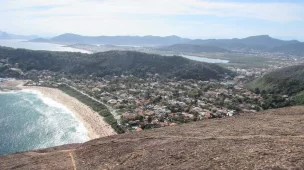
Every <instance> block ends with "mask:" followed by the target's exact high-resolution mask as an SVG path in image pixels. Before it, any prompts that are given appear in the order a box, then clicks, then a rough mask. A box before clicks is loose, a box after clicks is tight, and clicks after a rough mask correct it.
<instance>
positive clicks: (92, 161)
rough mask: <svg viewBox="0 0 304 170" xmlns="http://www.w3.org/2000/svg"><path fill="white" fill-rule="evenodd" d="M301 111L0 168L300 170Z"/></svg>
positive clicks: (172, 131)
mask: <svg viewBox="0 0 304 170" xmlns="http://www.w3.org/2000/svg"><path fill="white" fill-rule="evenodd" d="M303 168H304V107H292V108H284V109H279V110H270V111H266V112H261V113H258V114H248V115H241V116H236V117H231V118H226V119H217V120H214V119H213V120H206V121H201V122H196V123H190V124H184V125H181V126H176V127H168V128H160V129H155V130H150V131H144V132H139V133H131V134H123V135H116V136H111V137H106V138H101V139H96V140H93V141H89V142H87V143H84V144H75V145H67V146H62V147H55V148H50V149H46V150H38V151H31V152H25V153H17V154H12V155H8V156H2V157H0V169H1V170H5V169H47V170H50V169H56V170H59V169H71V170H73V169H77V170H85V169H92V170H95V169H303Z"/></svg>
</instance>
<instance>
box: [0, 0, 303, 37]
mask: <svg viewBox="0 0 304 170" xmlns="http://www.w3.org/2000/svg"><path fill="white" fill-rule="evenodd" d="M0 23H1V24H0V30H3V31H6V32H9V33H15V34H38V35H58V34H62V33H67V32H69V33H76V34H82V35H159V36H167V35H179V36H182V37H190V38H232V37H246V36H250V35H261V34H268V35H271V36H274V37H278V38H284V39H292V38H296V39H300V40H304V31H303V30H304V0H293V1H292V0H289V1H288V0H286V1H279V0H277V1H274V0H233V1H230V0H212V1H211V0H0Z"/></svg>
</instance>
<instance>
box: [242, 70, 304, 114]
mask: <svg viewBox="0 0 304 170" xmlns="http://www.w3.org/2000/svg"><path fill="white" fill-rule="evenodd" d="M247 87H248V88H250V89H251V90H254V91H255V92H256V93H261V94H262V95H263V97H264V98H265V99H266V101H265V104H264V106H263V107H264V108H278V107H285V106H291V105H301V104H304V92H303V91H304V65H296V66H291V67H286V68H283V69H280V70H277V71H274V72H271V73H268V74H266V75H265V76H263V77H262V78H259V79H257V80H254V81H253V82H251V83H249V84H248V85H247Z"/></svg>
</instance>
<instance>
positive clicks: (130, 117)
mask: <svg viewBox="0 0 304 170" xmlns="http://www.w3.org/2000/svg"><path fill="white" fill-rule="evenodd" d="M122 118H123V119H126V120H135V118H136V115H135V114H132V113H123V114H122Z"/></svg>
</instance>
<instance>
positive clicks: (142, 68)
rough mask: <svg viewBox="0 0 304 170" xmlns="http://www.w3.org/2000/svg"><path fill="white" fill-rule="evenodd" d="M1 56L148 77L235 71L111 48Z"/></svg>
mask: <svg viewBox="0 0 304 170" xmlns="http://www.w3.org/2000/svg"><path fill="white" fill-rule="evenodd" d="M0 59H8V61H9V63H10V64H16V63H18V65H19V68H20V69H21V70H22V71H30V70H33V69H34V70H50V71H54V72H61V73H66V74H71V75H83V76H88V75H92V76H95V77H103V76H106V75H110V76H112V75H122V74H132V75H135V76H138V77H145V76H147V73H152V74H155V73H158V74H161V75H164V76H168V77H176V78H178V79H199V80H209V79H219V78H221V77H223V76H224V75H225V74H231V75H232V74H233V73H232V72H231V71H229V70H227V69H225V68H223V67H221V66H218V65H216V64H210V63H201V62H195V61H192V60H188V59H186V58H183V57H179V56H170V57H168V56H160V55H156V54H145V53H140V52H134V51H108V52H102V53H95V54H81V53H70V52H50V51H32V50H25V49H12V48H4V47H0Z"/></svg>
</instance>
